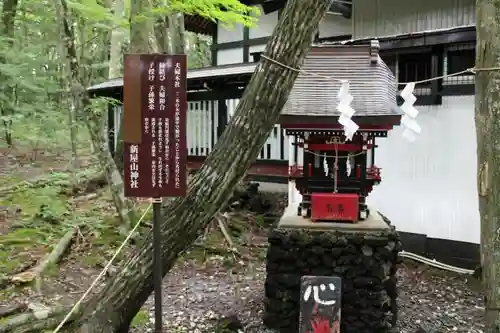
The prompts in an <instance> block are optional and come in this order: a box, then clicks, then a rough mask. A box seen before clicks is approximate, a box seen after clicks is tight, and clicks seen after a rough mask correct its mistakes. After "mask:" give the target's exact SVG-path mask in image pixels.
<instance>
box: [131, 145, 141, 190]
mask: <svg viewBox="0 0 500 333" xmlns="http://www.w3.org/2000/svg"><path fill="white" fill-rule="evenodd" d="M130 188H139V146H138V145H131V146H130Z"/></svg>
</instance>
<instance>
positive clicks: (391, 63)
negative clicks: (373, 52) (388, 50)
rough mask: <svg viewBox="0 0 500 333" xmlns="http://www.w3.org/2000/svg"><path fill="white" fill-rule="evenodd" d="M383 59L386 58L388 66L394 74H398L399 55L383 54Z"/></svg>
mask: <svg viewBox="0 0 500 333" xmlns="http://www.w3.org/2000/svg"><path fill="white" fill-rule="evenodd" d="M382 60H384V62H385V64H386V65H387V67H389V69H390V70H391V72H392V74H394V76H396V75H397V71H396V67H397V66H398V61H397V57H396V56H395V55H386V56H382Z"/></svg>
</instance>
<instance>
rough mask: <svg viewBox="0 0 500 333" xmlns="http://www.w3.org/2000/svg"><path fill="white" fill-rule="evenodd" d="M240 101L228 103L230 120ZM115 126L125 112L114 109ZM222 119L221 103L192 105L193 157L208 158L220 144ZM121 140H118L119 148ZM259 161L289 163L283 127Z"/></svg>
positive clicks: (189, 137)
mask: <svg viewBox="0 0 500 333" xmlns="http://www.w3.org/2000/svg"><path fill="white" fill-rule="evenodd" d="M238 102H239V99H228V100H226V105H227V113H228V119H229V120H230V118H231V116H232V115H233V113H234V111H235V110H236V107H237V105H238ZM114 113H115V115H114V119H115V120H114V123H115V124H119V123H120V122H121V116H122V108H121V107H119V106H117V107H115V109H114ZM219 125H221V126H224V124H222V120H221V119H219V112H218V103H217V101H189V102H188V112H187V148H188V154H189V156H197V157H205V156H208V155H209V154H210V152H211V151H212V150H213V149H214V147H215V144H216V143H217V140H218V135H217V133H218V131H217V129H218V127H219ZM116 144H117V139H116V136H115V146H116ZM258 159H259V160H269V161H273V160H274V161H287V160H288V137H287V136H286V134H285V131H284V130H283V129H282V128H281V126H280V125H275V126H274V128H273V130H272V132H271V134H270V135H269V137H268V139H267V140H266V142H265V143H264V145H263V146H262V149H261V152H260V155H259V158H258Z"/></svg>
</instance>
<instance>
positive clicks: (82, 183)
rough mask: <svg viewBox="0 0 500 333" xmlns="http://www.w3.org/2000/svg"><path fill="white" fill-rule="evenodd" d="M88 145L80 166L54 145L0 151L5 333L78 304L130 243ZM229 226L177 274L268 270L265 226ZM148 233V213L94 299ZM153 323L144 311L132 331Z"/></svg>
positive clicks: (211, 232)
mask: <svg viewBox="0 0 500 333" xmlns="http://www.w3.org/2000/svg"><path fill="white" fill-rule="evenodd" d="M61 131H64V129H61ZM18 142H19V141H18ZM58 142H64V140H58ZM87 142H88V141H86V138H85V137H83V138H82V139H81V141H80V142H79V149H78V153H79V154H78V160H77V161H76V163H75V161H72V153H71V149H70V148H69V147H64V146H61V147H58V146H57V144H54V145H52V146H50V145H49V148H40V147H37V148H36V149H34V148H33V147H32V146H31V145H30V144H29V142H20V143H18V144H16V145H15V146H14V147H11V148H6V145H5V144H3V143H0V147H2V148H0V332H2V327H5V326H6V325H7V324H6V323H8V321H11V320H14V319H16V320H17V319H19V317H20V316H22V315H23V314H26V313H31V312H32V313H35V314H36V313H43V312H44V311H50V310H51V309H54V308H58V307H61V306H64V307H68V306H71V305H72V304H74V303H75V302H76V301H77V300H78V299H79V298H80V297H81V295H82V294H83V293H84V292H85V291H86V290H87V289H88V288H89V286H90V285H91V284H92V282H93V281H94V280H95V279H96V277H97V276H98V275H99V273H100V272H101V271H102V270H103V268H104V267H105V266H106V264H107V262H108V261H109V260H110V259H111V257H112V256H113V255H114V253H115V252H116V250H117V248H118V247H119V246H120V245H121V243H122V242H123V241H124V239H125V237H126V234H123V233H122V232H120V228H119V223H120V221H119V219H118V218H117V217H116V209H115V207H114V206H113V202H112V198H111V195H110V191H109V189H108V186H107V184H106V182H105V179H104V177H103V176H102V175H101V172H100V171H99V168H98V167H97V161H96V159H95V158H94V157H93V155H92V151H91V147H90V145H89V144H88V143H87ZM74 165H78V168H76V169H75V168H73V166H74ZM134 203H135V209H136V211H138V212H139V213H140V214H142V213H143V212H145V210H146V209H147V208H148V206H149V201H147V200H136V201H135V202H134ZM226 223H227V226H226V228H227V230H225V231H226V235H224V233H223V232H222V229H221V228H220V227H219V224H218V223H215V221H214V223H213V225H211V226H210V228H209V229H207V231H206V232H205V235H204V236H203V239H200V240H199V241H198V242H197V243H196V244H195V245H194V246H193V247H192V249H191V250H190V251H188V252H187V253H185V254H184V255H183V257H182V258H181V259H180V260H179V262H178V264H177V267H176V268H175V269H174V274H175V270H185V269H186V267H191V268H192V269H194V270H197V271H200V270H213V269H214V268H215V266H218V267H222V268H223V269H226V270H229V271H231V270H235V271H237V270H241V269H244V270H245V269H248V267H249V263H250V266H252V264H251V262H258V265H259V266H260V265H262V263H263V262H264V258H265V246H266V239H265V237H264V226H263V220H262V219H261V218H260V217H259V216H255V215H252V214H249V213H240V214H239V215H238V218H231V219H228V220H227V221H226ZM150 228H151V212H147V214H146V215H145V218H144V220H143V223H142V224H141V226H140V227H139V229H138V231H137V232H136V234H134V235H133V237H132V238H131V241H130V242H129V244H127V245H126V246H125V248H124V250H123V251H122V252H121V253H120V254H119V255H118V257H117V258H116V260H115V262H113V264H112V265H111V266H110V269H109V270H108V272H107V273H106V274H105V275H104V277H103V278H102V280H101V281H100V283H98V284H97V286H96V287H95V288H94V289H95V290H93V291H92V292H98V291H99V289H100V287H101V286H102V285H103V284H104V282H105V281H106V279H108V278H109V277H110V276H112V275H113V274H114V273H115V272H116V270H117V267H118V266H119V265H120V261H121V260H123V259H124V258H125V257H126V256H127V254H128V253H130V251H131V250H132V249H133V247H134V245H135V244H137V243H138V242H141V239H142V238H143V237H144V236H145V235H146V234H147V233H148V232H149V230H150ZM227 234H229V235H227ZM228 237H229V238H228ZM250 239H251V240H252V241H250ZM250 244H252V245H250ZM148 320H149V315H148V313H147V310H143V311H141V312H139V313H138V314H137V316H136V319H135V320H134V322H133V325H132V326H137V327H144V325H147V324H148ZM2 325H4V326H2Z"/></svg>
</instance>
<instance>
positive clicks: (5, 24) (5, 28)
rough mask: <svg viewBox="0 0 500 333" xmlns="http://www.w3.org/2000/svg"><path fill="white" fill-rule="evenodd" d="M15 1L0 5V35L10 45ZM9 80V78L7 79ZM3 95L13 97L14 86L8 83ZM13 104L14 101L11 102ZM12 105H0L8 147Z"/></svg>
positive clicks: (15, 10) (12, 34)
mask: <svg viewBox="0 0 500 333" xmlns="http://www.w3.org/2000/svg"><path fill="white" fill-rule="evenodd" d="M17 2H18V0H5V1H4V2H3V7H2V37H3V38H8V39H9V40H8V41H7V45H8V46H12V45H13V44H14V40H13V39H14V22H15V19H16V13H17ZM5 60H6V59H5V58H4V57H1V58H0V62H2V63H5ZM9 81H10V80H9ZM4 95H5V96H6V97H7V98H9V97H10V98H13V99H14V88H13V87H12V86H10V85H8V86H7V89H6V91H4ZM12 104H14V103H12ZM13 110H14V109H13V107H12V106H11V105H9V103H3V105H2V106H1V107H0V116H2V117H4V120H3V126H4V134H5V141H6V143H7V145H8V146H9V147H10V146H12V144H13V142H12V132H11V127H12V120H10V119H8V117H10V116H12V115H13V114H14V112H13Z"/></svg>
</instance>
